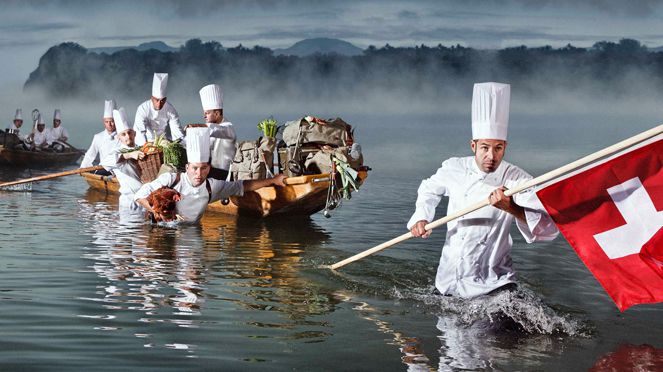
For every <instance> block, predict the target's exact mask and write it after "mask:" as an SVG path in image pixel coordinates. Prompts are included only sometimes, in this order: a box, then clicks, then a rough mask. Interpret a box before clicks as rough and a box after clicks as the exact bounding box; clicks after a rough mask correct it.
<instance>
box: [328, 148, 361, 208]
mask: <svg viewBox="0 0 663 372" xmlns="http://www.w3.org/2000/svg"><path fill="white" fill-rule="evenodd" d="M332 159H333V160H334V163H336V171H337V172H338V174H339V175H340V176H341V185H342V186H341V188H340V189H339V192H340V193H342V195H343V198H345V199H350V187H352V188H353V189H354V190H355V191H359V185H358V184H357V181H358V176H359V173H357V171H356V170H354V169H353V168H352V167H351V166H350V164H348V162H346V161H343V160H341V159H339V158H337V157H335V156H333V157H332Z"/></svg>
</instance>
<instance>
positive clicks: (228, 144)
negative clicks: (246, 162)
mask: <svg viewBox="0 0 663 372" xmlns="http://www.w3.org/2000/svg"><path fill="white" fill-rule="evenodd" d="M207 127H208V128H209V129H210V139H211V141H210V154H212V166H213V167H214V168H218V169H223V170H228V169H229V168H230V164H232V161H233V159H234V158H235V141H236V140H237V135H236V134H235V128H233V124H232V123H231V122H229V121H224V122H222V123H221V124H216V123H207Z"/></svg>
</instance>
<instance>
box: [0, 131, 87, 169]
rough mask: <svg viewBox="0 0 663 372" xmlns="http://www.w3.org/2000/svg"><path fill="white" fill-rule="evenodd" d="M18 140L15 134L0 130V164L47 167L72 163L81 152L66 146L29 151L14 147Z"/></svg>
mask: <svg viewBox="0 0 663 372" xmlns="http://www.w3.org/2000/svg"><path fill="white" fill-rule="evenodd" d="M19 143H20V140H19V139H18V137H17V136H16V135H15V134H12V133H6V132H0V164H2V165H5V166H12V167H48V166H57V165H65V164H73V163H75V162H76V161H77V160H78V158H80V157H81V155H82V154H83V152H82V151H81V150H79V149H77V148H73V147H71V148H66V149H65V150H64V151H62V152H50V151H30V150H24V149H22V148H16V146H17V145H18V144H19Z"/></svg>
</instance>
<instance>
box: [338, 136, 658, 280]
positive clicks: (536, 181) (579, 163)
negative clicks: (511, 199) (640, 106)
mask: <svg viewBox="0 0 663 372" xmlns="http://www.w3.org/2000/svg"><path fill="white" fill-rule="evenodd" d="M661 133H663V124H661V125H659V126H657V127H654V128H652V129H649V130H647V131H645V132H642V133H640V134H638V135H635V136H633V137H631V138H628V139H625V140H623V141H621V142H619V143H616V144H614V145H612V146H609V147H606V148H604V149H603V150H600V151H597V152H595V153H593V154H590V155H587V156H585V157H584V158H581V159H578V160H576V161H574V162H572V163H569V164H567V165H564V166H562V167H559V168H557V169H555V170H552V171H550V172H548V173H545V174H543V175H541V176H539V177H536V178H533V179H531V180H529V181H527V182H525V183H523V184H521V185H518V187H516V188H514V189H510V190H507V191H506V192H504V195H506V196H511V195H513V194H517V193H519V192H521V191H524V190H527V189H529V188H531V187H534V186H537V185H540V184H543V183H546V182H548V181H550V180H552V179H555V178H557V177H559V176H562V175H564V174H566V173H568V172H571V171H573V170H576V169H578V168H580V167H583V166H585V165H587V164H590V163H592V162H594V161H597V160H599V159H601V158H603V157H606V156H608V155H612V154H614V153H616V152H619V151H621V150H624V149H626V148H629V147H631V146H633V145H636V144H638V143H640V142H643V141H646V140H648V139H650V138H652V137H655V136H657V135H659V134H661ZM487 205H490V202H489V201H488V199H487V198H486V199H484V200H482V201H480V202H478V203H476V204H473V205H471V206H469V207H467V208H464V209H461V210H459V211H457V212H455V213H452V214H450V215H448V216H446V217H443V218H440V219H438V220H436V221H433V222H431V223H429V224H428V225H426V226H425V229H426V230H432V229H434V228H436V227H439V226H442V225H444V224H445V223H447V222H449V221H453V220H455V219H456V218H458V217H461V216H464V215H466V214H468V213H470V212H474V211H475V210H477V209H480V208H483V207H485V206H487ZM413 236H414V235H412V233H411V232H407V233H405V234H403V235H401V236H398V237H396V238H393V239H391V240H389V241H386V242H384V243H382V244H380V245H377V246H375V247H373V248H371V249H367V250H365V251H363V252H360V253H357V254H356V255H354V256H352V257H348V258H346V259H345V260H342V261H339V262H337V263H335V264H333V265H329V266H327V267H328V268H329V269H332V270H336V269H338V268H341V267H343V266H345V265H347V264H349V263H352V262H354V261H357V260H360V259H362V258H364V257H366V256H370V255H372V254H374V253H377V252H379V251H381V250H383V249H387V248H389V247H391V246H392V245H396V244H398V243H400V242H402V241H405V240H408V239H410V238H412V237H413Z"/></svg>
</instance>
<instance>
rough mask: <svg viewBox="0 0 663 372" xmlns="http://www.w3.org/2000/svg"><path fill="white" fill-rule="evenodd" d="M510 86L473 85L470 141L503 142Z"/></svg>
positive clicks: (499, 84)
mask: <svg viewBox="0 0 663 372" xmlns="http://www.w3.org/2000/svg"><path fill="white" fill-rule="evenodd" d="M510 100H511V86H510V85H509V84H501V83H477V84H474V92H473V95H472V139H498V140H505V141H506V135H507V130H508V129H509V103H510Z"/></svg>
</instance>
